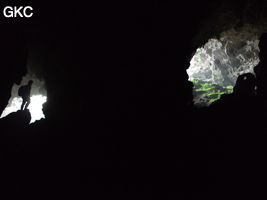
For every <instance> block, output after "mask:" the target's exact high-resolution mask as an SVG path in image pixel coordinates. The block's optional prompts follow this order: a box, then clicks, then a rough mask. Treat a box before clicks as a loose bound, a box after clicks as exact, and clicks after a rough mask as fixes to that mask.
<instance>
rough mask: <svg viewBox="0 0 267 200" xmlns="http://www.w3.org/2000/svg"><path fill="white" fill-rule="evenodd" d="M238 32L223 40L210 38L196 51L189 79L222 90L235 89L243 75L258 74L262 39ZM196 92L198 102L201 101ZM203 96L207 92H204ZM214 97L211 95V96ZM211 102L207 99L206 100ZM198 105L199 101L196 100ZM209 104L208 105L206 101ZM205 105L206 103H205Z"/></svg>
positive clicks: (228, 35)
mask: <svg viewBox="0 0 267 200" xmlns="http://www.w3.org/2000/svg"><path fill="white" fill-rule="evenodd" d="M242 34H243V33H242V32H241V33H238V32H235V31H228V32H227V33H224V34H222V36H221V38H220V39H210V40H209V41H208V42H207V43H206V44H205V45H204V46H203V47H201V48H199V49H197V50H196V53H195V55H194V56H193V58H192V60H191V62H190V67H189V68H188V69H187V74H188V76H189V80H190V81H193V83H194V85H195V87H194V88H198V87H199V86H196V84H195V83H197V82H196V80H197V81H201V82H206V83H209V84H213V85H217V86H220V87H222V88H226V87H233V86H235V83H236V80H237V78H238V76H239V75H242V74H245V73H252V74H254V70H253V69H254V67H255V66H256V65H258V63H259V61H260V60H259V57H258V55H259V47H258V45H259V40H258V38H257V37H256V36H255V35H253V34H248V33H247V35H246V34H245V36H244V34H243V35H242ZM197 95H198V93H197V92H196V91H194V96H195V98H194V99H195V100H196V99H200V97H199V96H197ZM201 95H202V96H203V93H201ZM209 96H211V95H209ZM208 100H210V99H209V98H206V100H204V102H205V101H208ZM195 102H196V101H195ZM206 103H207V102H206ZM202 104H203V101H202Z"/></svg>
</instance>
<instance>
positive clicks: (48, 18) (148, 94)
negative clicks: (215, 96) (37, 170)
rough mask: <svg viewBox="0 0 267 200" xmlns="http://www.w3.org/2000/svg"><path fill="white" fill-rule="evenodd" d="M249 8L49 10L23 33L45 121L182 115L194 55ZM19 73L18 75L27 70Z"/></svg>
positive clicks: (193, 5) (172, 5)
mask: <svg viewBox="0 0 267 200" xmlns="http://www.w3.org/2000/svg"><path fill="white" fill-rule="evenodd" d="M250 2H252V1H250ZM119 5H120V6H119ZM247 5H248V4H246V2H244V1H235V2H232V1H227V2H224V3H222V2H220V1H201V2H195V1H185V2H171V1H167V2H159V1H148V2H145V3H144V2H141V3H140V2H135V3H133V4H130V3H125V2H124V3H123V2H112V3H109V4H105V5H97V3H96V4H94V5H92V7H94V8H95V9H93V10H90V11H91V12H90V15H88V13H86V12H83V9H81V7H82V4H81V5H80V6H79V7H73V6H72V5H65V7H64V10H62V9H61V12H60V15H59V14H58V12H57V11H58V9H59V8H60V7H61V5H60V4H58V5H57V4H55V6H54V7H53V8H50V7H49V6H48V5H46V6H45V7H44V8H43V9H42V10H40V11H41V14H42V15H40V16H37V18H36V21H34V22H40V23H39V24H38V23H34V22H33V23H32V24H29V25H28V26H27V28H26V30H25V33H27V34H25V35H27V40H26V41H28V44H27V45H28V46H29V47H30V51H32V52H34V53H33V54H34V55H36V56H33V57H35V58H34V59H36V61H34V62H33V63H37V64H38V63H39V66H38V67H39V68H42V69H41V70H36V71H40V72H41V73H43V77H44V79H45V81H46V85H47V91H48V103H47V104H46V106H45V108H44V111H45V113H46V115H47V116H48V118H51V119H65V120H69V119H71V120H75V119H78V120H79V119H80V118H84V117H85V116H86V117H87V116H91V117H93V118H94V119H147V118H151V119H167V118H168V116H173V115H175V112H176V111H184V109H185V107H186V105H190V102H191V101H192V84H191V83H190V82H188V81H187V79H188V76H187V74H186V69H187V68H188V67H189V62H190V58H191V56H192V53H193V52H194V51H195V49H196V48H197V47H199V46H201V45H202V44H204V43H205V42H206V41H207V40H208V39H209V38H210V37H211V36H213V35H217V34H218V33H220V31H221V30H223V29H226V28H228V27H235V26H237V25H238V24H242V23H244V22H246V21H249V20H245V21H244V20H243V18H244V17H243V16H244V15H243V14H244V10H245V9H247V8H248V7H249V6H247ZM253 5H254V4H253ZM121 7H123V8H124V9H121ZM256 7H257V6H256ZM111 8H112V9H111ZM49 9H50V10H49ZM225 10H227V12H225ZM45 11H46V12H45ZM47 11H49V12H47ZM70 13H72V14H71V15H70ZM251 13H254V12H251ZM251 15H253V14H251ZM252 18H253V17H250V19H252ZM257 19H258V18H257ZM242 20H243V21H242ZM3 38H4V37H3ZM10 38H11V36H10ZM3 40H4V39H3ZM17 51H19V50H17ZM20 52H21V51H20ZM36 52H37V53H36ZM11 54H13V53H11ZM13 55H15V54H13ZM20 55H22V54H20ZM4 57H6V56H4ZM13 60H14V59H13ZM4 62H5V61H3V63H4ZM12 62H14V61H12ZM16 68H18V69H19V68H20V67H19V65H17V64H16ZM22 68H23V67H22ZM22 68H21V69H22ZM6 71H9V72H11V71H12V70H7V69H6ZM22 71H23V70H22ZM16 73H17V74H18V75H19V76H21V75H22V74H23V73H25V68H24V71H23V73H22V72H19V70H18V71H17V72H16ZM12 76H13V75H12ZM10 77H11V76H10ZM15 79H16V78H15V76H14V77H12V78H11V79H6V81H7V80H10V82H9V83H6V86H3V87H4V88H5V90H10V88H9V87H11V85H12V84H13V82H14V80H15ZM4 80H5V79H3V80H2V81H4ZM3 90H4V89H3ZM6 93H7V92H6ZM6 99H7V98H6ZM3 102H5V101H3ZM174 108H176V111H175V109H174ZM77 116H78V118H77ZM79 116H80V117H79Z"/></svg>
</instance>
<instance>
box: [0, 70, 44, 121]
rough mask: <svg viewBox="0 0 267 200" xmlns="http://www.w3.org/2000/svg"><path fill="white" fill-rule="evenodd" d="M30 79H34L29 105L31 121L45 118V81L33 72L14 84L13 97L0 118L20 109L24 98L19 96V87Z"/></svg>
mask: <svg viewBox="0 0 267 200" xmlns="http://www.w3.org/2000/svg"><path fill="white" fill-rule="evenodd" d="M29 80H33V84H32V89H31V95H30V96H31V97H30V98H31V103H30V105H29V107H28V109H29V111H30V113H31V122H30V123H34V122H35V121H37V120H40V119H43V118H45V115H44V113H43V104H44V103H45V102H46V101H47V91H46V88H45V82H44V81H42V80H40V79H38V78H37V77H36V76H35V75H34V74H33V73H29V74H27V75H26V76H24V77H23V79H22V81H21V84H20V85H17V84H14V85H13V87H12V91H11V98H10V99H9V102H8V105H7V107H6V108H5V110H4V111H3V113H2V115H1V117H0V118H3V117H5V116H7V115H9V114H10V113H12V112H16V111H18V110H20V107H21V104H22V98H21V97H19V96H18V89H19V87H20V86H21V85H26V84H27V83H28V81H29Z"/></svg>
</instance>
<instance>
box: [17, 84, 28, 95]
mask: <svg viewBox="0 0 267 200" xmlns="http://www.w3.org/2000/svg"><path fill="white" fill-rule="evenodd" d="M26 89H27V88H26V86H25V85H23V86H21V87H20V88H19V90H18V95H19V96H20V97H23V96H24V95H25V92H26Z"/></svg>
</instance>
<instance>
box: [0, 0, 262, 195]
mask: <svg viewBox="0 0 267 200" xmlns="http://www.w3.org/2000/svg"><path fill="white" fill-rule="evenodd" d="M100 4H101V5H100ZM32 5H33V6H35V7H36V12H37V14H36V17H35V18H33V19H30V20H29V21H23V20H22V21H20V20H13V21H12V23H11V22H7V21H5V20H4V21H3V22H1V23H0V27H2V28H1V30H5V31H3V32H0V41H1V42H2V43H1V44H2V45H1V46H0V104H1V105H0V112H2V110H3V109H4V108H5V106H6V105H7V103H8V99H9V97H10V93H11V87H12V85H13V84H14V83H19V81H20V79H21V77H22V76H23V75H25V74H26V71H27V70H26V69H27V68H26V66H27V65H26V64H27V63H26V61H27V55H28V54H27V52H28V53H31V55H32V60H31V62H32V63H35V64H36V65H35V66H33V67H32V68H33V70H34V68H35V72H36V73H37V74H38V76H40V77H43V78H44V80H45V82H46V87H47V97H48V101H47V103H46V104H45V105H44V108H43V110H44V114H45V115H46V119H45V120H40V121H37V122H36V123H34V124H31V125H28V124H29V122H30V120H31V118H30V113H29V111H28V110H24V111H18V112H16V113H12V114H10V115H8V116H7V117H5V118H3V119H0V160H1V163H2V164H1V167H2V171H1V172H0V173H1V175H2V176H1V182H3V183H4V187H3V188H2V189H4V190H6V191H7V192H9V193H11V194H13V193H15V192H17V193H18V194H19V195H21V194H31V195H33V196H35V198H36V197H37V196H38V195H39V196H41V195H42V196H43V194H45V195H47V196H51V195H52V194H53V196H58V197H60V198H62V197H63V198H64V197H70V196H72V195H73V196H74V197H75V198H76V199H79V196H86V197H89V198H91V199H107V198H108V199H110V198H116V199H202V198H205V199H225V198H229V196H230V197H231V198H232V197H235V198H244V197H248V196H252V197H253V198H256V196H257V194H258V195H259V196H260V195H261V194H265V188H264V185H262V184H261V183H260V182H261V181H262V180H265V179H266V167H267V166H266V164H265V159H264V158H265V154H266V145H265V141H266V139H267V138H266V130H267V127H266V122H265V119H266V117H265V115H266V114H267V107H266V105H267V96H266V89H267V88H266V85H267V84H266V81H267V79H266V77H265V75H266V70H267V63H266V56H265V55H267V44H266V42H265V41H267V40H266V35H265V34H263V36H262V38H261V43H260V50H261V51H260V52H261V54H260V59H261V63H260V64H259V66H257V67H256V68H255V74H256V78H255V76H254V75H252V74H244V75H242V76H240V77H239V78H238V81H237V84H236V86H235V88H234V93H233V94H231V95H224V96H223V97H222V98H221V100H219V101H218V102H216V103H214V104H212V105H211V106H210V107H208V108H202V109H198V108H195V107H193V105H192V86H193V85H192V83H191V82H189V81H188V76H187V74H186V69H187V68H188V67H189V62H190V58H191V56H192V54H193V52H194V51H195V49H196V48H197V47H199V46H201V45H203V44H204V43H205V42H206V41H207V40H208V39H209V38H210V37H213V36H216V35H217V34H219V33H221V31H222V29H223V30H224V29H228V28H231V27H236V26H241V25H242V23H245V22H250V21H251V22H255V24H256V22H258V21H259V18H260V17H262V16H258V15H257V13H261V12H260V10H261V9H265V8H267V6H266V7H264V6H265V1H259V2H258V3H256V2H255V1H241V0H240V1H235V2H233V1H230V0H227V1H223V2H221V1H212V2H211V1H208V0H205V1H201V2H198V1H183V2H180V1H175V2H171V1H166V2H160V1H148V2H143V1H142V2H133V3H129V2H126V1H116V2H106V3H105V4H104V3H103V2H101V3H99V4H98V3H92V5H90V7H88V6H86V5H84V4H79V6H77V4H76V2H75V5H74V4H73V2H71V3H67V2H65V3H64V4H60V3H53V6H51V5H50V4H49V3H40V5H39V4H38V3H34V4H32ZM63 8H64V9H63ZM249 11H253V12H249ZM257 11H258V12H257ZM244 13H245V14H244ZM263 17H264V16H263ZM5 32H6V33H5ZM197 33H199V34H197ZM14 46H15V47H16V48H14ZM255 86H257V91H256V93H255V91H254V88H255ZM162 194H163V195H162Z"/></svg>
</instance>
